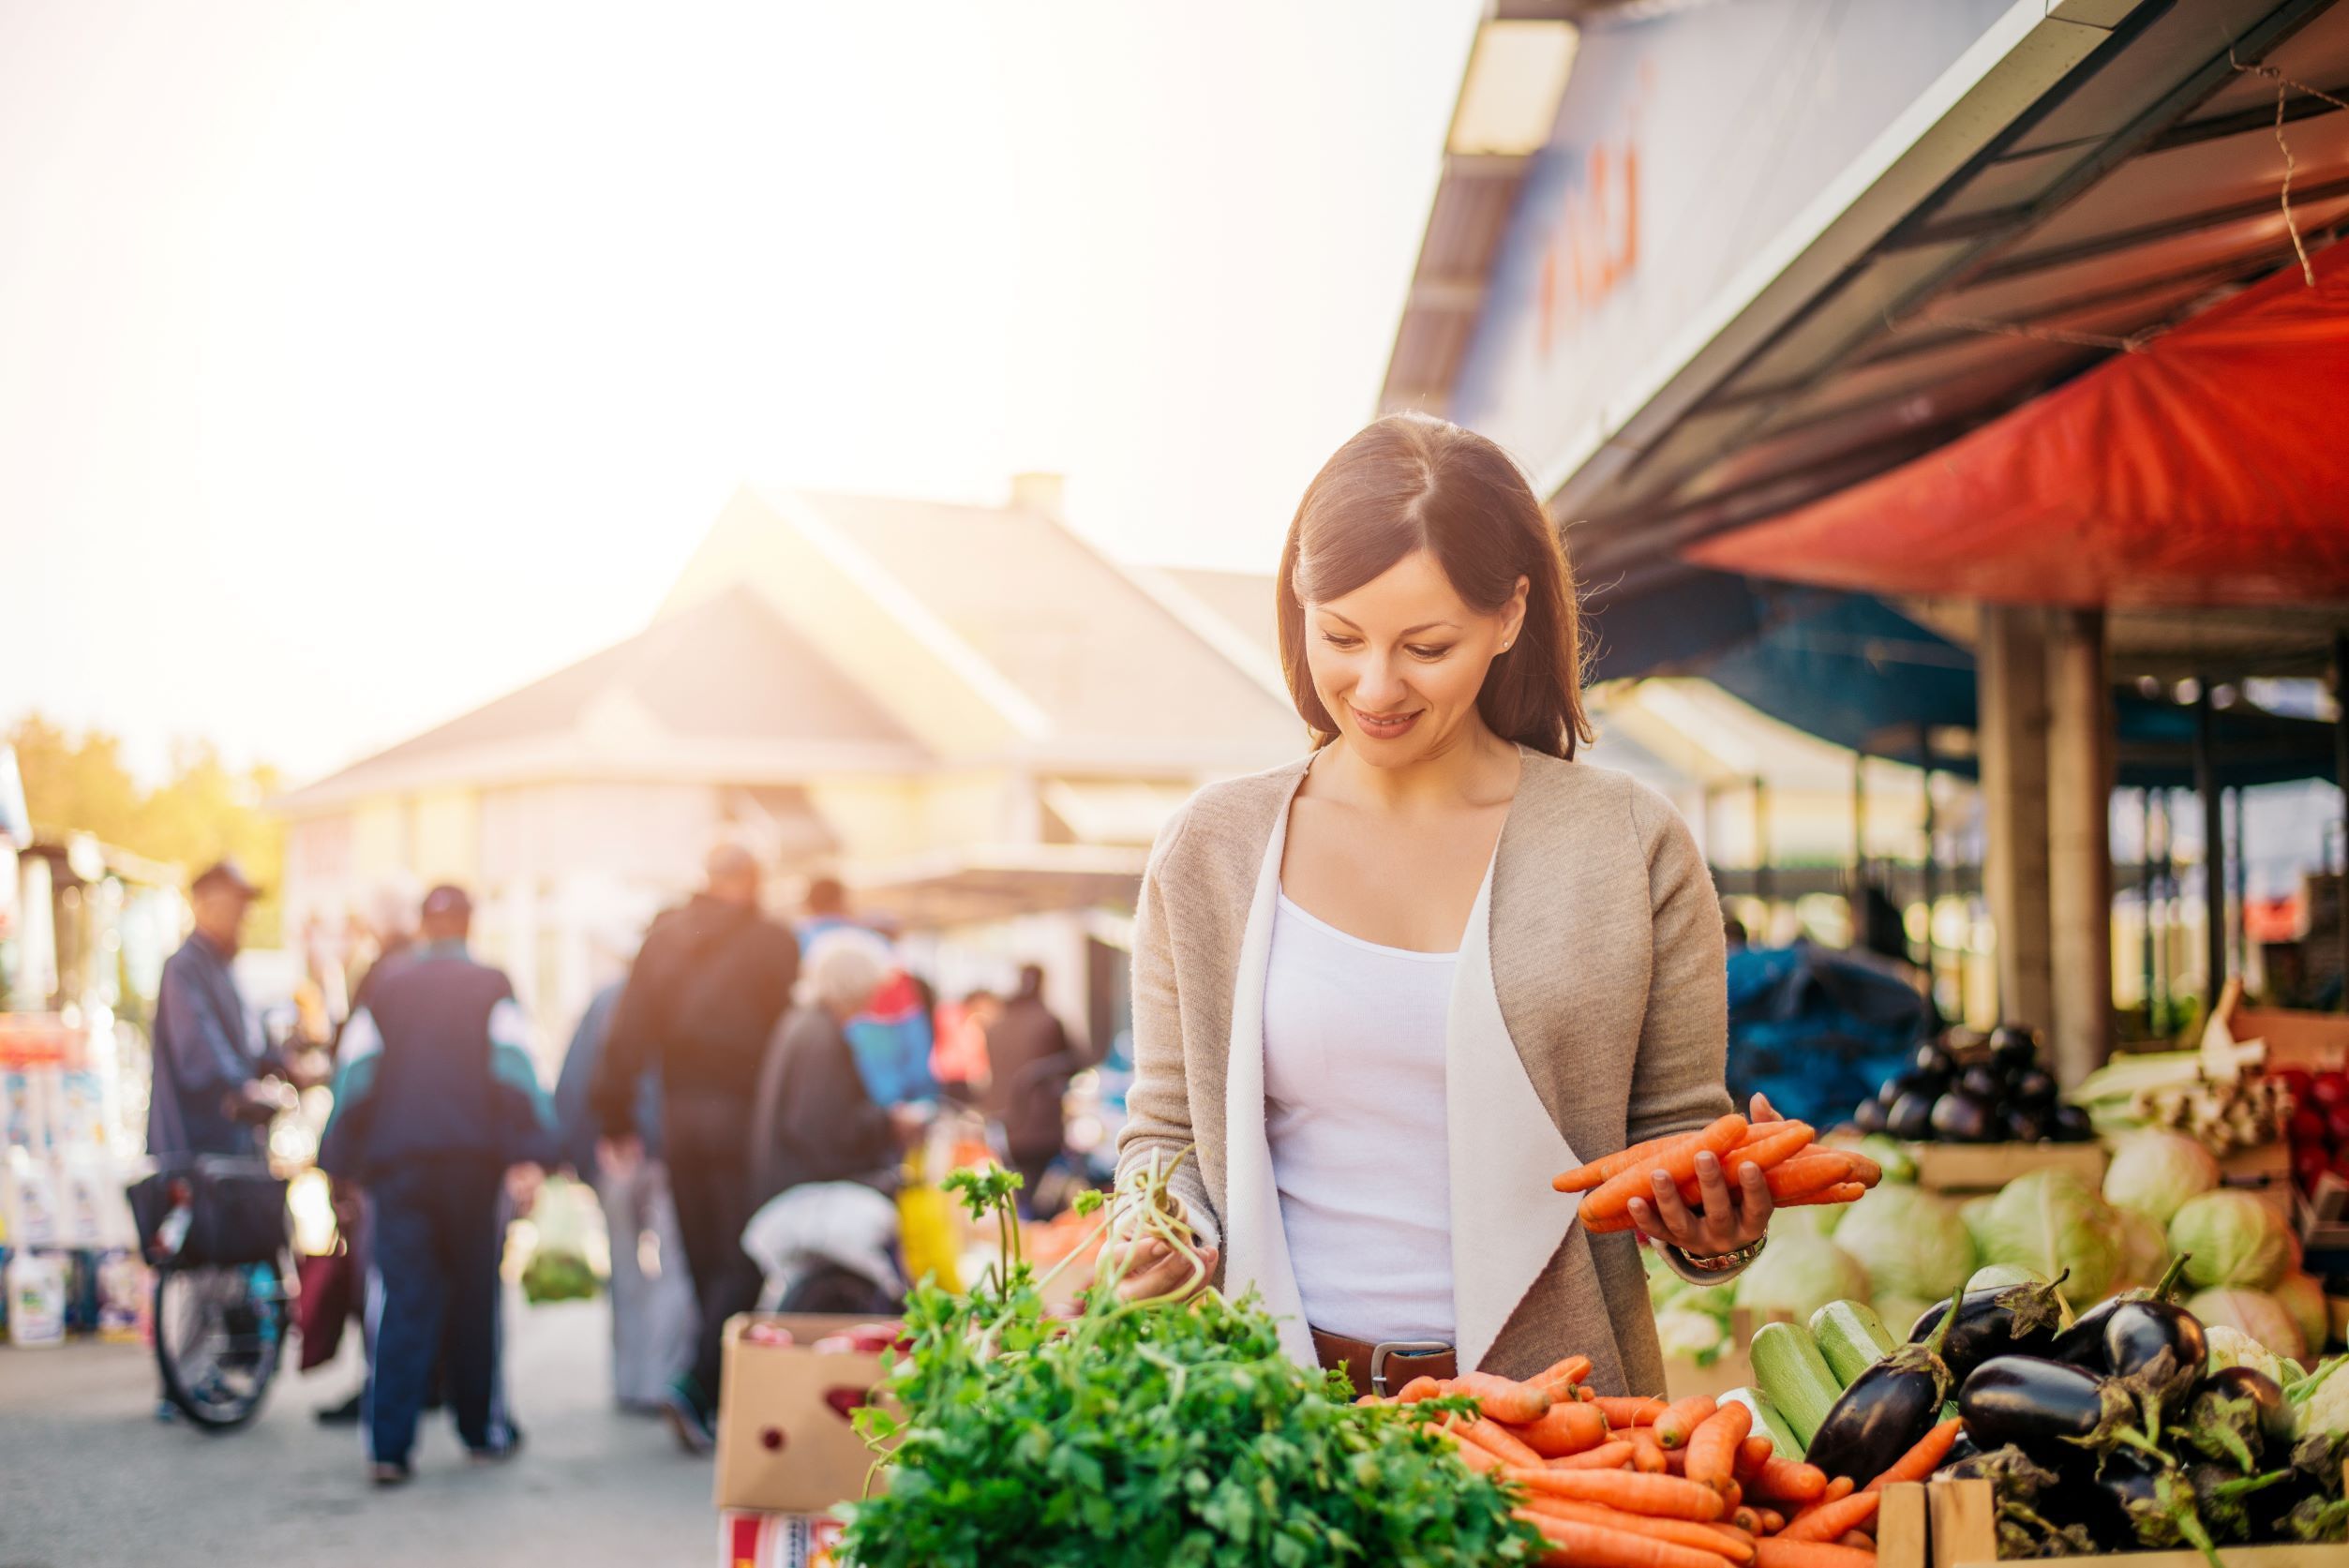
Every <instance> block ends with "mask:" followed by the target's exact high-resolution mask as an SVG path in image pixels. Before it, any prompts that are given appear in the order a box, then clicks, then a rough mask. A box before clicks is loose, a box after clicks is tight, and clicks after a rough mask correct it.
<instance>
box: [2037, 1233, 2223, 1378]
mask: <svg viewBox="0 0 2349 1568" xmlns="http://www.w3.org/2000/svg"><path fill="white" fill-rule="evenodd" d="M2191 1256H2192V1254H2191V1253H2185V1252H2181V1253H2179V1254H2178V1255H2177V1257H2175V1258H2173V1259H2171V1260H2170V1266H2169V1267H2168V1268H2167V1269H2166V1270H2164V1271H2163V1272H2162V1277H2161V1278H2160V1279H2158V1280H2156V1281H2154V1283H2153V1285H2152V1287H2151V1288H2150V1289H2147V1290H2136V1291H2123V1292H2121V1293H2120V1294H2118V1295H2117V1296H2112V1297H2108V1298H2107V1299H2105V1300H2103V1301H2101V1302H2099V1303H2098V1304H2097V1305H2095V1306H2094V1307H2089V1308H2088V1309H2087V1311H2086V1312H2083V1313H2081V1314H2080V1319H2079V1321H2078V1322H2075V1323H2073V1324H2072V1326H2071V1327H2070V1328H2068V1329H2065V1330H2064V1331H2063V1332H2062V1333H2061V1334H2059V1335H2057V1337H2056V1345H2055V1348H2054V1349H2053V1350H2051V1351H2048V1352H2047V1353H2048V1355H2049V1356H2050V1357H2052V1358H2053V1359H2055V1360H2057V1361H2061V1362H2068V1363H2070V1364H2071V1365H2072V1366H2077V1367H2081V1368H2082V1369H2084V1370H2086V1371H2090V1372H2098V1373H2106V1372H2110V1371H2112V1370H2113V1356H2112V1350H2111V1348H2110V1347H2109V1346H2108V1345H2107V1344H2106V1343H2105V1339H2104V1331H2105V1329H2106V1328H2107V1327H2108V1326H2110V1324H2111V1322H2112V1321H2113V1315H2114V1314H2115V1313H2117V1312H2118V1311H2119V1310H2120V1309H2121V1308H2122V1307H2127V1306H2129V1305H2131V1304H2132V1302H2140V1301H2159V1302H2166V1301H2168V1300H2170V1299H2171V1298H2172V1297H2173V1296H2175V1295H2176V1294H2177V1288H2178V1286H2179V1285H2181V1284H2182V1283H2184V1281H2185V1278H2186V1260H2187V1259H2188V1258H2189V1257H2191Z"/></svg>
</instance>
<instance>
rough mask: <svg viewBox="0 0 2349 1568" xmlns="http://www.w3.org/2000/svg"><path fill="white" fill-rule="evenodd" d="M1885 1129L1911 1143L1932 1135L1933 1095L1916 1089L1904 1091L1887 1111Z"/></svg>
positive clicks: (1921, 1140)
mask: <svg viewBox="0 0 2349 1568" xmlns="http://www.w3.org/2000/svg"><path fill="white" fill-rule="evenodd" d="M1884 1130H1885V1131H1887V1132H1889V1133H1891V1134H1892V1135H1893V1137H1895V1138H1898V1139H1900V1140H1901V1141H1903V1142H1909V1143H1916V1142H1923V1140H1925V1139H1927V1138H1930V1137H1932V1136H1933V1097H1932V1096H1930V1095H1926V1094H1922V1093H1920V1092H1918V1091H1917V1090H1914V1089H1910V1090H1907V1091H1905V1092H1903V1093H1902V1095H1901V1097H1900V1098H1898V1099H1896V1100H1894V1101H1893V1108H1892V1109H1891V1110H1890V1111H1888V1112H1887V1113H1885V1115H1884Z"/></svg>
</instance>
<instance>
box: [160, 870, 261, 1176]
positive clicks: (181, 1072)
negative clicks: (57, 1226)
mask: <svg viewBox="0 0 2349 1568" xmlns="http://www.w3.org/2000/svg"><path fill="white" fill-rule="evenodd" d="M187 896H188V902H189V903H190V904H191V905H193V907H194V913H195V921H196V929H195V930H194V931H193V932H192V933H189V935H188V938H187V941H186V942H185V943H184V944H182V945H181V947H180V949H179V951H177V952H175V953H173V954H172V956H171V957H170V958H169V959H166V960H165V961H164V963H163V980H162V985H161V987H160V989H159V990H158V991H157V996H156V1004H155V1084H154V1088H153V1092H152V1093H151V1094H150V1096H149V1097H148V1100H147V1152H148V1153H149V1154H151V1155H154V1156H156V1157H157V1158H158V1159H170V1158H172V1157H178V1156H187V1155H242V1156H247V1157H252V1158H260V1157H262V1153H263V1152H264V1147H265V1145H264V1143H263V1138H264V1130H263V1129H264V1128H265V1127H266V1126H267V1123H268V1120H269V1112H270V1110H271V1109H272V1108H273V1107H274V1105H275V1104H276V1100H275V1098H274V1097H273V1096H272V1094H271V1092H270V1090H269V1089H268V1088H267V1086H266V1085H264V1084H263V1083H262V1079H263V1078H264V1077H268V1076H273V1075H274V1076H278V1077H283V1076H285V1071H286V1069H285V1065H284V1064H283V1063H282V1062H280V1061H279V1060H278V1059H277V1055H276V1053H274V1052H272V1051H271V1050H270V1049H269V1047H268V1043H267V1041H266V1040H265V1039H264V1038H262V1030H261V1021H260V1020H259V1019H258V1018H256V1017H255V1016H254V1014H253V1010H252V1009H251V1008H248V1007H247V1006H246V1005H245V996H244V993H242V992H240V991H239V990H238V989H237V985H236V975H235V972H234V971H233V970H232V967H231V965H232V963H234V961H235V959H236V951H237V948H238V946H239V945H240V943H241V941H242V938H243V934H244V929H245V916H246V912H247V910H249V909H250V908H252V906H253V901H254V900H255V899H258V898H260V897H261V889H259V888H257V887H255V886H254V885H253V884H252V882H251V881H250V880H248V879H247V877H246V875H245V874H244V873H243V872H242V871H240V870H238V869H237V865H236V862H235V861H233V860H222V861H220V862H219V863H218V864H217V865H214V866H210V867H208V868H206V869H205V870H204V871H203V872H202V873H201V874H199V875H198V876H197V877H196V880H195V881H194V882H192V883H190V884H189V885H188V889H187Z"/></svg>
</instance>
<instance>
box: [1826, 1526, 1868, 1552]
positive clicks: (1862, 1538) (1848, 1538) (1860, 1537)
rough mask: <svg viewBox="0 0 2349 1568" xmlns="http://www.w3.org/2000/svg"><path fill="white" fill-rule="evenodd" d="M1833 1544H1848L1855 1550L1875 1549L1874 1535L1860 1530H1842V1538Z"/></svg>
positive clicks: (1866, 1550)
mask: <svg viewBox="0 0 2349 1568" xmlns="http://www.w3.org/2000/svg"><path fill="white" fill-rule="evenodd" d="M1835 1545H1837V1546H1848V1547H1850V1548H1851V1549H1852V1550H1853V1551H1855V1552H1872V1551H1874V1550H1876V1537H1874V1536H1873V1535H1869V1534H1867V1533H1865V1532H1864V1531H1857V1530H1847V1531H1844V1532H1843V1539H1841V1540H1839V1541H1837V1542H1836V1543H1835Z"/></svg>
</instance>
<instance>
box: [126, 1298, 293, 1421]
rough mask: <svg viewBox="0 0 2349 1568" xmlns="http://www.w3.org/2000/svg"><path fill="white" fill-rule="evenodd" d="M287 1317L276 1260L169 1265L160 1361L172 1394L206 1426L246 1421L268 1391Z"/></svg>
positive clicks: (158, 1341)
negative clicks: (208, 1264) (233, 1264)
mask: <svg viewBox="0 0 2349 1568" xmlns="http://www.w3.org/2000/svg"><path fill="white" fill-rule="evenodd" d="M287 1318H288V1313H287V1306H286V1293H285V1287H284V1282H283V1276H282V1274H281V1273H280V1271H279V1270H278V1267H277V1265H276V1264H274V1263H251V1264H239V1265H235V1266H206V1267H202V1268H181V1267H178V1266H176V1265H174V1264H170V1263H166V1264H164V1265H163V1266H162V1267H160V1268H158V1269H157V1271H156V1276H155V1363H156V1366H157V1369H158V1370H160V1371H161V1373H162V1375H163V1394H164V1396H165V1397H166V1398H168V1399H170V1400H171V1401H172V1404H174V1405H176V1406H178V1407H179V1409H180V1411H181V1412H182V1413H184V1414H185V1415H186V1416H187V1419H188V1420H190V1421H192V1422H194V1423H195V1424H196V1425H197V1426H201V1427H202V1428H203V1429H204V1430H205V1431H208V1432H220V1431H227V1430H228V1429H230V1428H231V1427H234V1426H243V1425H245V1423H247V1421H250V1420H251V1419H252V1418H253V1416H254V1415H255V1413H256V1412H258V1411H260V1410H261V1406H262V1400H263V1399H264V1398H266V1397H267V1396H268V1394H269V1381H270V1379H271V1378H273V1377H275V1376H276V1375H277V1362H278V1360H279V1358H280V1357H281V1356H282V1355H283V1353H284V1351H285V1339H286V1326H287Z"/></svg>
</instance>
